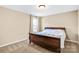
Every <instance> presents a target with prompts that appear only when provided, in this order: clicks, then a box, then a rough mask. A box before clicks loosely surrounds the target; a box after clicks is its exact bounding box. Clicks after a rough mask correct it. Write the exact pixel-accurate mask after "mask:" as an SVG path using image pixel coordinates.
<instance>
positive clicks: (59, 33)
mask: <svg viewBox="0 0 79 59" xmlns="http://www.w3.org/2000/svg"><path fill="white" fill-rule="evenodd" d="M35 34H39V35H44V36H50V37H57V38H60V39H61V44H60V45H61V46H60V47H61V48H64V41H65V38H66V34H65V31H64V30H60V29H46V30H44V31H42V32H37V33H35Z"/></svg>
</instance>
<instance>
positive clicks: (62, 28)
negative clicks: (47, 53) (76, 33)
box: [45, 27, 65, 30]
mask: <svg viewBox="0 0 79 59" xmlns="http://www.w3.org/2000/svg"><path fill="white" fill-rule="evenodd" d="M45 29H61V30H65V27H45Z"/></svg>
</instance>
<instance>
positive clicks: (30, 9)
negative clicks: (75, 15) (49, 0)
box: [3, 5, 79, 16]
mask: <svg viewBox="0 0 79 59" xmlns="http://www.w3.org/2000/svg"><path fill="white" fill-rule="evenodd" d="M3 7H6V8H9V9H12V10H16V11H20V12H24V13H28V14H31V15H34V16H48V15H53V14H58V13H62V12H68V11H74V10H78V9H79V5H47V6H46V8H44V9H39V8H38V7H37V6H36V5H5V6H3Z"/></svg>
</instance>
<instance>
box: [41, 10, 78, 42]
mask: <svg viewBox="0 0 79 59" xmlns="http://www.w3.org/2000/svg"><path fill="white" fill-rule="evenodd" d="M77 14H78V13H77V11H73V12H67V13H61V14H56V15H51V16H47V17H43V18H42V28H44V27H46V26H47V27H65V28H66V31H67V34H68V36H69V38H70V39H71V40H75V41H76V40H78V23H77V22H78V19H77V18H78V17H77V16H78V15H77Z"/></svg>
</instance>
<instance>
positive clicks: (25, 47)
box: [0, 41, 79, 53]
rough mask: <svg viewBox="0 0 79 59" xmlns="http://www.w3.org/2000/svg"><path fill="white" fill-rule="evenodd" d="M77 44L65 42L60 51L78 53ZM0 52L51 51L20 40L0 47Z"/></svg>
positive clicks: (78, 47) (78, 46)
mask: <svg viewBox="0 0 79 59" xmlns="http://www.w3.org/2000/svg"><path fill="white" fill-rule="evenodd" d="M78 52H79V45H77V44H75V43H71V42H66V43H65V48H64V49H62V53H78ZM0 53H53V52H51V51H49V50H47V49H44V48H42V47H40V46H38V45H35V44H28V43H27V42H26V41H21V42H18V43H15V44H12V45H8V46H4V47H0Z"/></svg>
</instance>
